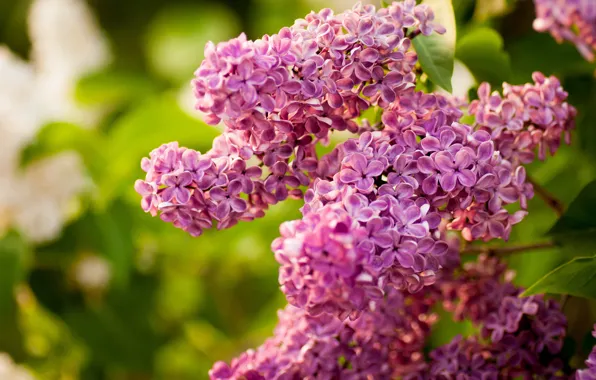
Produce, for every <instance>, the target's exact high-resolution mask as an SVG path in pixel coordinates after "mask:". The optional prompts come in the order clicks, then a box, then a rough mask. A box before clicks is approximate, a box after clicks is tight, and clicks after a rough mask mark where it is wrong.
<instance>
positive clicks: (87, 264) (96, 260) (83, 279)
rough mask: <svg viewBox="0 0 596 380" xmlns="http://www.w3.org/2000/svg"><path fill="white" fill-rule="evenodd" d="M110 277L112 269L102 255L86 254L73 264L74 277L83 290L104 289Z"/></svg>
mask: <svg viewBox="0 0 596 380" xmlns="http://www.w3.org/2000/svg"><path fill="white" fill-rule="evenodd" d="M111 277H112V270H111V268H110V264H109V263H108V261H107V260H106V259H104V258H103V257H100V256H96V255H88V256H85V257H83V258H82V259H80V260H79V261H77V263H76V264H75V268H74V279H75V281H76V282H77V284H78V285H79V286H80V287H81V288H83V289H85V290H88V291H97V290H102V289H105V288H106V287H107V286H108V284H109V282H110V279H111Z"/></svg>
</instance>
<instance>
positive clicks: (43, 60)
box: [29, 0, 110, 126]
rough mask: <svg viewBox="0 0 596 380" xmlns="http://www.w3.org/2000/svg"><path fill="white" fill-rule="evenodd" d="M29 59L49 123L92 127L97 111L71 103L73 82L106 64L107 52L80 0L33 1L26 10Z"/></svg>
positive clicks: (103, 38)
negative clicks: (35, 75) (50, 99)
mask: <svg viewBox="0 0 596 380" xmlns="http://www.w3.org/2000/svg"><path fill="white" fill-rule="evenodd" d="M29 35H30V37H31V43H32V50H31V59H32V61H33V64H34V65H35V69H36V72H37V80H38V82H39V91H40V92H41V95H42V96H43V97H45V98H53V101H51V102H48V103H47V104H46V107H47V109H46V111H47V112H48V114H47V116H48V118H49V119H50V120H69V121H72V122H75V123H78V124H82V125H84V126H89V125H93V124H94V123H95V122H96V121H97V118H98V117H99V116H100V110H91V109H82V108H81V107H80V106H79V105H76V104H74V102H73V101H72V95H73V94H72V92H73V89H74V85H75V84H76V82H77V80H78V79H79V78H80V77H81V76H83V75H85V74H87V73H89V72H92V71H95V70H97V69H100V68H101V67H103V66H105V65H106V64H107V63H109V60H110V53H109V48H108V43H107V40H106V38H105V36H104V35H103V34H102V33H101V30H100V29H99V26H98V25H97V22H96V21H95V18H94V17H93V15H92V13H91V10H90V9H89V8H88V6H87V4H86V3H85V2H84V1H83V0H36V1H34V2H33V4H32V5H31V9H30V10H29Z"/></svg>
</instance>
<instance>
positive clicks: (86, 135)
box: [21, 123, 105, 178]
mask: <svg viewBox="0 0 596 380" xmlns="http://www.w3.org/2000/svg"><path fill="white" fill-rule="evenodd" d="M66 150H73V151H76V152H78V153H79V154H80V155H81V157H82V159H83V162H84V163H85V166H86V167H87V169H88V170H89V172H90V173H91V175H92V176H93V177H94V178H99V177H101V175H102V173H103V170H104V167H105V158H104V156H103V155H104V139H103V137H102V136H101V135H100V134H99V133H97V131H94V130H89V129H84V128H81V127H79V126H77V125H74V124H69V123H50V124H47V125H46V126H44V127H43V128H41V129H40V130H39V132H38V133H37V136H36V137H35V139H34V140H33V142H32V143H31V144H30V145H29V146H27V147H26V148H25V149H24V150H23V152H22V154H21V165H23V166H26V165H27V164H29V163H31V162H32V161H35V160H37V159H41V158H44V157H48V156H51V155H54V154H56V153H59V152H62V151H66Z"/></svg>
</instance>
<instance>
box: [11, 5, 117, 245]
mask: <svg viewBox="0 0 596 380" xmlns="http://www.w3.org/2000/svg"><path fill="white" fill-rule="evenodd" d="M28 21H29V34H30V37H31V44H32V51H31V62H25V61H23V60H22V59H20V58H19V57H17V56H16V55H15V54H13V53H12V52H11V51H10V50H9V49H8V48H7V47H3V46H0V81H1V83H2V86H0V141H2V149H0V219H1V220H0V235H1V234H2V231H3V230H6V229H7V228H9V227H10V226H11V225H12V226H15V227H17V228H18V229H19V230H20V231H21V232H22V233H23V234H24V235H25V236H26V237H27V238H29V239H30V240H31V241H34V242H40V241H46V240H50V239H52V238H54V237H56V236H57V235H58V233H59V232H60V229H61V227H62V225H63V223H64V222H65V219H66V218H67V210H66V209H67V206H68V204H69V202H70V201H71V200H72V198H73V197H74V196H75V195H76V194H78V193H79V192H81V191H82V190H83V189H84V187H85V184H86V183H87V181H86V178H85V176H84V172H83V167H82V165H81V160H80V158H79V156H78V155H76V154H75V153H72V152H64V153H60V154H57V155H55V156H52V157H49V158H45V159H42V160H38V161H36V162H34V163H32V164H31V165H29V166H28V167H26V168H25V169H21V168H20V167H19V162H20V156H21V152H22V150H23V148H24V147H26V146H27V145H28V144H29V143H31V141H32V140H33V138H34V137H35V135H36V133H37V132H38V131H39V129H40V128H42V127H43V126H44V125H45V124H47V123H50V122H54V121H67V122H71V123H75V124H78V125H82V126H87V127H90V126H93V125H94V124H96V122H97V120H98V118H99V117H100V116H101V110H99V109H96V108H95V109H93V108H91V109H89V108H83V107H81V106H79V105H78V104H77V103H76V102H75V100H74V96H73V93H74V89H75V85H76V82H77V80H78V79H79V78H80V77H81V76H83V75H85V74H88V73H90V72H92V71H95V70H97V69H99V68H101V67H103V66H105V65H106V64H107V63H108V62H109V60H110V54H109V47H108V44H107V40H106V39H105V37H104V36H103V35H102V33H101V31H100V29H99V27H98V25H97V23H96V21H95V19H94V18H93V16H92V14H91V12H90V10H89V8H88V7H87V5H86V3H85V2H84V0H35V1H34V2H33V3H32V5H31V8H30V10H29V20H28Z"/></svg>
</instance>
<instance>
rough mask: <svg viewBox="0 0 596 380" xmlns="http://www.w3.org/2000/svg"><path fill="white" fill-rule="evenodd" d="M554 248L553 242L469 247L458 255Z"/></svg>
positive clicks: (495, 253) (499, 253)
mask: <svg viewBox="0 0 596 380" xmlns="http://www.w3.org/2000/svg"><path fill="white" fill-rule="evenodd" d="M554 246H555V242H553V241H545V242H542V243H534V244H527V245H512V246H505V247H489V246H486V245H485V246H469V247H467V248H464V249H463V250H462V251H461V252H460V253H461V254H462V255H472V254H478V253H486V254H489V255H501V256H502V255H510V254H512V253H517V252H523V251H532V250H536V249H543V248H551V247H554Z"/></svg>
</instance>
